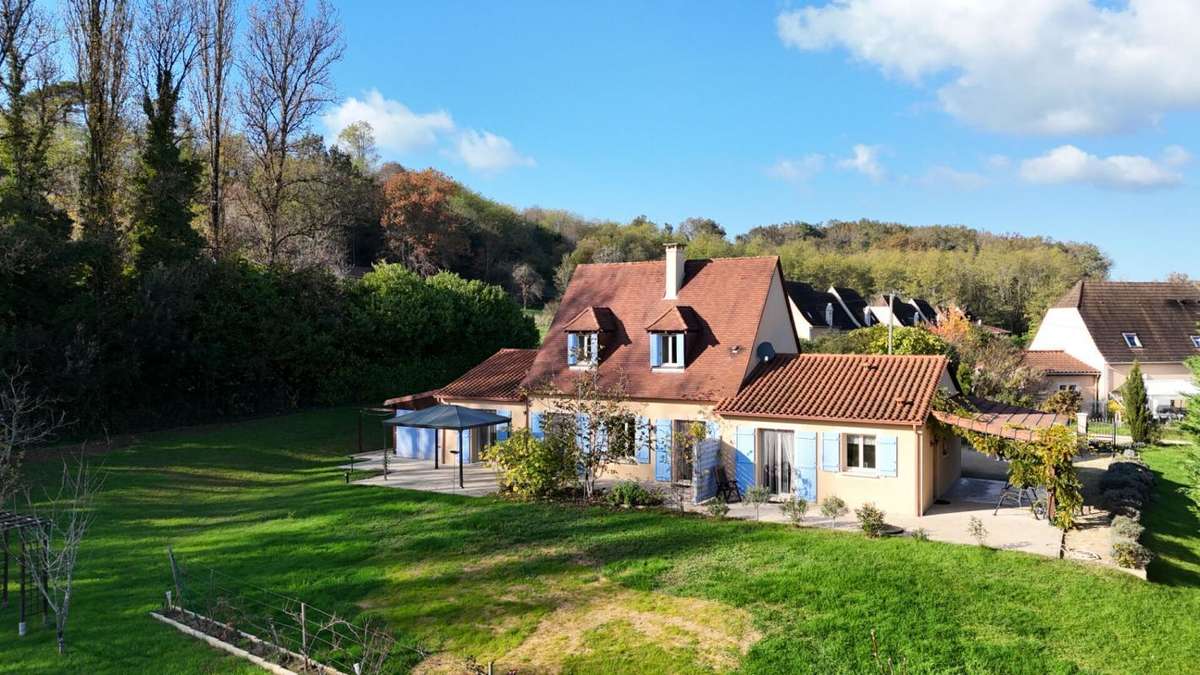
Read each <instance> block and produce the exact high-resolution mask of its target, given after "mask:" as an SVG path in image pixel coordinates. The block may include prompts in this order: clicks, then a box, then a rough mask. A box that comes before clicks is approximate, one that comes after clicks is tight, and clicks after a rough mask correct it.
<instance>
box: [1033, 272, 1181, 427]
mask: <svg viewBox="0 0 1200 675" xmlns="http://www.w3.org/2000/svg"><path fill="white" fill-rule="evenodd" d="M1198 324H1200V289H1197V288H1196V287H1195V286H1193V285H1191V284H1186V283H1166V282H1132V281H1091V280H1083V281H1080V282H1078V283H1076V284H1075V285H1074V286H1072V287H1071V290H1069V291H1067V293H1066V294H1065V295H1063V296H1062V297H1061V298H1059V300H1058V301H1057V302H1055V303H1054V304H1053V305H1052V306H1051V307H1050V308H1049V309H1048V310H1046V316H1045V317H1044V318H1043V319H1042V322H1041V324H1040V325H1039V326H1038V330H1037V334H1036V335H1034V338H1033V342H1032V343H1030V345H1029V349H1030V350H1032V351H1047V350H1061V351H1062V352H1064V353H1065V354H1067V355H1069V356H1071V357H1074V358H1075V359H1078V360H1079V361H1081V362H1083V363H1085V364H1087V366H1088V367H1089V368H1090V369H1092V370H1095V371H1096V372H1098V373H1099V376H1098V378H1097V382H1096V396H1095V398H1094V399H1093V401H1095V402H1096V407H1099V405H1101V403H1102V401H1103V400H1105V399H1107V398H1108V397H1109V396H1110V395H1112V394H1113V393H1114V392H1116V391H1118V390H1119V389H1120V387H1121V385H1123V384H1124V383H1125V379H1126V377H1128V375H1129V370H1130V368H1131V367H1132V366H1133V363H1134V361H1137V362H1139V363H1140V365H1141V369H1142V375H1143V377H1144V378H1145V381H1146V393H1147V395H1148V396H1149V398H1150V406H1151V409H1152V410H1154V411H1155V412H1156V413H1159V412H1161V410H1164V409H1166V408H1168V407H1182V404H1183V402H1184V398H1185V396H1187V395H1190V394H1194V393H1197V390H1196V388H1195V386H1194V385H1193V384H1192V382H1191V372H1190V371H1189V370H1188V368H1187V366H1185V365H1184V361H1185V360H1186V359H1188V358H1190V357H1192V356H1198V355H1200V327H1198Z"/></svg>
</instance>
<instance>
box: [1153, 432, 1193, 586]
mask: <svg viewBox="0 0 1200 675" xmlns="http://www.w3.org/2000/svg"><path fill="white" fill-rule="evenodd" d="M1189 451H1190V448H1188V447H1185V446H1177V445H1176V446H1159V447H1156V448H1151V449H1150V450H1147V451H1146V452H1145V453H1144V454H1143V455H1142V457H1143V458H1144V459H1145V460H1146V463H1147V464H1149V465H1150V468H1151V469H1153V470H1154V474H1155V476H1156V478H1157V479H1158V480H1157V483H1156V486H1155V487H1156V493H1157V497H1156V499H1155V501H1154V504H1153V505H1152V506H1151V507H1150V508H1149V509H1147V512H1146V514H1145V516H1144V517H1143V521H1144V524H1145V525H1146V545H1147V546H1149V547H1150V549H1151V550H1153V551H1154V553H1155V555H1156V559H1155V560H1154V561H1153V562H1151V563H1150V567H1149V568H1148V569H1147V573H1148V574H1149V576H1150V578H1151V579H1152V580H1154V581H1155V582H1158V583H1163V584H1171V585H1176V586H1187V587H1191V588H1200V505H1197V504H1196V503H1195V502H1193V501H1192V500H1191V499H1190V498H1189V497H1188V496H1187V495H1186V494H1185V493H1184V491H1183V488H1184V483H1185V478H1184V471H1183V459H1184V457H1185V456H1186V454H1187V453H1188V452H1189Z"/></svg>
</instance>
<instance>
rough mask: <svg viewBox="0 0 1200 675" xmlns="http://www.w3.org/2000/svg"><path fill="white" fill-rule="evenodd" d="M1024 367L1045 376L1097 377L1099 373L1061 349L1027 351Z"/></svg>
mask: <svg viewBox="0 0 1200 675" xmlns="http://www.w3.org/2000/svg"><path fill="white" fill-rule="evenodd" d="M1025 365H1027V366H1029V367H1030V368H1033V369H1034V370H1040V371H1042V372H1043V373H1045V374H1047V375H1099V374H1100V371H1098V370H1096V369H1095V368H1093V367H1091V366H1089V365H1088V364H1086V363H1084V362H1083V361H1080V360H1079V359H1077V358H1075V357H1074V356H1071V355H1070V354H1068V353H1066V352H1064V351H1063V350H1061V349H1029V350H1026V351H1025Z"/></svg>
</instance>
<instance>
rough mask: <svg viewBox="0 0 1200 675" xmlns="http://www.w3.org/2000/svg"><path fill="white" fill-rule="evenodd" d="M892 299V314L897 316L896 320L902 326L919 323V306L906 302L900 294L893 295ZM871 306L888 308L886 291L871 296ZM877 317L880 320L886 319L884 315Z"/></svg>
mask: <svg viewBox="0 0 1200 675" xmlns="http://www.w3.org/2000/svg"><path fill="white" fill-rule="evenodd" d="M891 299H892V301H893V302H892V316H894V317H896V321H897V322H898V323H899V324H900V325H901V326H912V325H915V324H916V323H917V308H916V307H914V306H912V305H910V304H909V303H907V302H905V301H904V300H903V299H902V298H901V297H900V296H898V295H897V296H893V297H892V298H891ZM871 307H872V308H879V309H885V310H886V309H887V308H888V295H887V294H886V293H880V294H878V295H876V296H874V297H873V298H871ZM877 318H878V319H879V320H880V321H883V320H884V319H883V317H877Z"/></svg>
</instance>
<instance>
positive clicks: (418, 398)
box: [383, 390, 437, 410]
mask: <svg viewBox="0 0 1200 675" xmlns="http://www.w3.org/2000/svg"><path fill="white" fill-rule="evenodd" d="M383 405H384V407H386V408H402V409H404V410H424V409H425V408H431V407H433V406H435V405H437V390H431V391H423V392H420V393H418V394H409V395H407V396H396V397H395V398H389V399H388V400H386V401H384V402H383Z"/></svg>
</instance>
